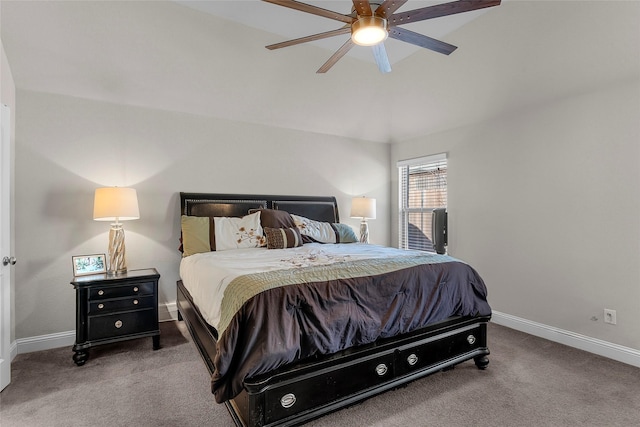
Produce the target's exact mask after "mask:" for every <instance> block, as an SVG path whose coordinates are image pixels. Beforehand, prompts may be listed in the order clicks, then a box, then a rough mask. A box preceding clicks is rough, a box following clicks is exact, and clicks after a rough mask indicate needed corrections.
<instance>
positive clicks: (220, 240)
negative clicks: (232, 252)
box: [213, 212, 266, 251]
mask: <svg viewBox="0 0 640 427" xmlns="http://www.w3.org/2000/svg"><path fill="white" fill-rule="evenodd" d="M213 222H214V226H215V236H216V237H215V241H216V250H217V251H226V250H229V249H240V248H257V247H260V246H264V245H265V243H266V242H265V238H264V235H263V234H262V227H261V226H260V212H256V213H253V214H250V215H246V216H243V217H242V218H236V217H215V218H213Z"/></svg>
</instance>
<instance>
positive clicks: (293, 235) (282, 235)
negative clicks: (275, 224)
mask: <svg viewBox="0 0 640 427" xmlns="http://www.w3.org/2000/svg"><path fill="white" fill-rule="evenodd" d="M264 235H265V237H266V238H267V249H286V248H295V247H298V246H302V235H301V234H300V230H298V229H297V228H296V227H293V228H271V227H265V228H264Z"/></svg>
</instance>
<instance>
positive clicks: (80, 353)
mask: <svg viewBox="0 0 640 427" xmlns="http://www.w3.org/2000/svg"><path fill="white" fill-rule="evenodd" d="M73 352H74V353H73V361H74V362H75V363H76V365H78V366H82V365H84V363H85V362H86V361H87V360H88V359H89V351H87V350H73Z"/></svg>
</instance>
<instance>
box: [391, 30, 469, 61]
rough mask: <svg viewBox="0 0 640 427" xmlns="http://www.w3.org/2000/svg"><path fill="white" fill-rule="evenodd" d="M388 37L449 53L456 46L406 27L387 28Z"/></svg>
mask: <svg viewBox="0 0 640 427" xmlns="http://www.w3.org/2000/svg"><path fill="white" fill-rule="evenodd" d="M389 37H391V38H394V39H397V40H402V41H403V42H407V43H411V44H414V45H416V46H420V47H424V48H426V49H429V50H433V51H435V52H439V53H443V54H445V55H449V54H450V53H451V52H453V51H454V50H456V49H457V46H454V45H451V44H449V43H445V42H443V41H440V40H436V39H432V38H431V37H427V36H424V35H422V34H418V33H414V32H413V31H409V30H407V29H406V28H400V27H393V28H391V29H389Z"/></svg>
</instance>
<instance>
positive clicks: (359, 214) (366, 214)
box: [351, 197, 376, 219]
mask: <svg viewBox="0 0 640 427" xmlns="http://www.w3.org/2000/svg"><path fill="white" fill-rule="evenodd" d="M351 218H367V219H376V199H372V198H369V197H354V198H353V200H352V201H351Z"/></svg>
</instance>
